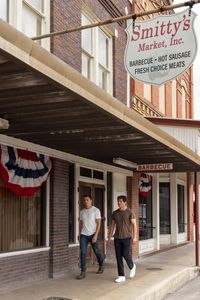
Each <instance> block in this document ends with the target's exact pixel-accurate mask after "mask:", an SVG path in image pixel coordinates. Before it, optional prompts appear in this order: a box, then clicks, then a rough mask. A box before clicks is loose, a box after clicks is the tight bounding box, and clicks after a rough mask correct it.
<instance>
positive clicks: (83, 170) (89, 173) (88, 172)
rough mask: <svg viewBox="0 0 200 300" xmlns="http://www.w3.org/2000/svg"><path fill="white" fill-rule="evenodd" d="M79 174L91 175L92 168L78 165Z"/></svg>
mask: <svg viewBox="0 0 200 300" xmlns="http://www.w3.org/2000/svg"><path fill="white" fill-rule="evenodd" d="M80 176H84V177H92V170H91V169H88V168H83V167H80Z"/></svg>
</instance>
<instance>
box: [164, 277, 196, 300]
mask: <svg viewBox="0 0 200 300" xmlns="http://www.w3.org/2000/svg"><path fill="white" fill-rule="evenodd" d="M184 299H187V300H199V299H200V277H197V278H195V279H194V280H192V281H190V282H189V283H187V284H186V285H184V286H183V287H182V288H181V289H179V290H178V291H176V292H174V293H172V294H170V295H168V296H167V297H165V298H164V299H163V300H184Z"/></svg>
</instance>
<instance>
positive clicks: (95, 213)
mask: <svg viewBox="0 0 200 300" xmlns="http://www.w3.org/2000/svg"><path fill="white" fill-rule="evenodd" d="M97 219H101V213H100V210H99V209H98V208H97V207H95V206H92V207H90V208H84V209H82V210H81V212H80V220H81V221H83V228H82V230H81V234H84V235H87V236H88V235H92V234H94V233H95V232H96V228H97V223H96V220H97Z"/></svg>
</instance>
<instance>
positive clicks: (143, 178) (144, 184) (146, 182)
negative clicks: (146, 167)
mask: <svg viewBox="0 0 200 300" xmlns="http://www.w3.org/2000/svg"><path fill="white" fill-rule="evenodd" d="M150 190H151V176H150V175H147V174H145V173H142V174H140V179H139V194H140V195H141V196H143V197H144V198H147V196H148V192H149V191H150Z"/></svg>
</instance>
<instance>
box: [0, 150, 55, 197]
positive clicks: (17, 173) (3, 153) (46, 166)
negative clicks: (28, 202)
mask: <svg viewBox="0 0 200 300" xmlns="http://www.w3.org/2000/svg"><path fill="white" fill-rule="evenodd" d="M0 157H1V160H0V173H1V176H2V179H3V182H4V184H5V186H6V187H7V188H9V189H10V190H11V191H13V192H14V193H15V194H17V195H18V196H26V197H27V196H28V197H31V196H33V195H34V194H35V192H36V191H37V190H38V188H39V187H40V186H41V185H42V183H43V182H45V181H46V180H47V178H48V175H49V172H50V170H51V166H52V165H51V160H50V158H49V157H48V156H45V155H42V154H37V153H34V152H31V151H28V150H21V149H15V148H13V147H10V146H5V145H1V148H0Z"/></svg>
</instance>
